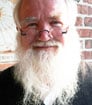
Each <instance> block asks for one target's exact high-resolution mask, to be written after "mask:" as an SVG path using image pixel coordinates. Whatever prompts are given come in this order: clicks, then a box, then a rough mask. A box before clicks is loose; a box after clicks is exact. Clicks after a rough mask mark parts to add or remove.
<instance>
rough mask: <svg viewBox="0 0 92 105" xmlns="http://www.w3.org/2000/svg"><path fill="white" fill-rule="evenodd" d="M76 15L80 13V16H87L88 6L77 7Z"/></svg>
mask: <svg viewBox="0 0 92 105" xmlns="http://www.w3.org/2000/svg"><path fill="white" fill-rule="evenodd" d="M78 13H80V14H88V6H86V5H78Z"/></svg>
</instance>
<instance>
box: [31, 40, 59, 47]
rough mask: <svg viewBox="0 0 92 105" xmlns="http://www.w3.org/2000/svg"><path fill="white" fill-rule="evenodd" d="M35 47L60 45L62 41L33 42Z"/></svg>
mask: <svg viewBox="0 0 92 105" xmlns="http://www.w3.org/2000/svg"><path fill="white" fill-rule="evenodd" d="M32 46H33V47H36V46H38V47H41V46H60V43H59V42H57V41H48V42H35V43H33V44H32Z"/></svg>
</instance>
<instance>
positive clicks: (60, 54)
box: [15, 38, 80, 105]
mask: <svg viewBox="0 0 92 105" xmlns="http://www.w3.org/2000/svg"><path fill="white" fill-rule="evenodd" d="M73 39H74V38H73ZM73 39H72V40H73ZM53 42H54V43H53ZM53 42H48V45H49V44H56V45H58V47H59V49H58V51H57V54H55V53H53V52H47V51H41V52H35V51H34V50H33V49H32V48H30V49H29V50H27V51H26V52H24V51H23V50H22V49H21V46H20V47H18V50H17V56H18V58H19V59H20V60H19V65H18V66H17V67H16V72H15V77H16V78H17V80H18V81H20V82H22V84H23V86H24V90H25V96H24V100H23V101H24V104H25V105H26V104H27V102H30V97H31V95H32V94H34V97H33V99H32V100H33V101H34V102H35V104H36V105H38V103H39V101H40V99H41V100H43V101H44V103H45V104H46V105H52V104H53V102H54V101H55V100H56V98H58V100H59V102H60V103H62V105H68V102H69V100H70V99H71V98H72V97H73V96H74V94H75V93H76V91H77V82H78V65H79V62H80V56H79V42H78V44H76V45H75V43H76V41H74V43H71V41H69V39H68V40H67V42H69V43H68V46H71V48H70V47H67V44H66V45H65V46H66V47H64V48H62V47H61V44H60V43H58V42H55V41H53ZM36 44H39V43H35V45H36ZM40 44H43V43H40ZM69 49H70V50H69ZM74 51H75V53H74ZM76 51H77V52H76ZM71 59H72V60H71ZM39 105H40V104H39Z"/></svg>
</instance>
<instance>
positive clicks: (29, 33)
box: [19, 0, 68, 52]
mask: <svg viewBox="0 0 92 105" xmlns="http://www.w3.org/2000/svg"><path fill="white" fill-rule="evenodd" d="M59 7H60V8H59ZM66 14H67V10H66V6H65V2H64V0H45V1H44V0H36V1H34V0H23V1H22V4H21V7H20V9H19V20H20V24H21V45H22V47H23V49H24V50H27V49H29V48H30V47H31V48H32V49H33V50H34V51H37V52H39V51H42V50H45V51H52V52H56V51H57V50H58V46H56V45H48V44H46V43H47V42H49V41H53V40H54V41H58V42H60V43H61V46H62V47H63V46H64V40H65V38H64V33H66V32H67V30H68V25H66V17H67V15H66ZM39 42H41V43H42V44H40V45H38V44H35V43H39Z"/></svg>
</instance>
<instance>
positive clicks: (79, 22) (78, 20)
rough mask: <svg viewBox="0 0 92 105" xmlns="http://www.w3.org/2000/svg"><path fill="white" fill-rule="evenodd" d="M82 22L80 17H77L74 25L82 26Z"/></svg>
mask: <svg viewBox="0 0 92 105" xmlns="http://www.w3.org/2000/svg"><path fill="white" fill-rule="evenodd" d="M82 22H83V20H82V18H81V17H77V19H76V24H75V25H76V26H82Z"/></svg>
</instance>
